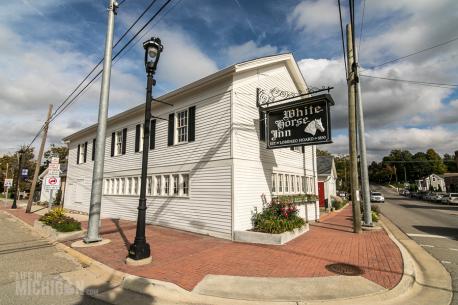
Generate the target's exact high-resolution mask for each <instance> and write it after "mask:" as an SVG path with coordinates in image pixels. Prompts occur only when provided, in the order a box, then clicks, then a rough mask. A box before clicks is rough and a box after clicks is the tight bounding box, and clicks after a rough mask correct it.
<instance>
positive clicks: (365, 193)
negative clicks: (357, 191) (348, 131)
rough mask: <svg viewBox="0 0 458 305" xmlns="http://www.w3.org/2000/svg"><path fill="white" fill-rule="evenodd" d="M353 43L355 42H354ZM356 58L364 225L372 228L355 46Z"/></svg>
mask: <svg viewBox="0 0 458 305" xmlns="http://www.w3.org/2000/svg"><path fill="white" fill-rule="evenodd" d="M352 41H353V40H352ZM353 50H354V52H353V56H354V64H353V65H354V66H355V70H354V73H355V74H356V87H355V89H356V120H357V122H358V140H359V156H360V159H359V161H360V168H361V190H362V193H363V194H362V195H363V196H362V197H363V206H364V225H365V226H368V227H372V213H371V198H370V189H369V173H368V169H367V156H366V138H365V131H364V129H365V127H364V111H363V101H362V97H361V82H360V78H359V73H358V52H357V48H356V46H353Z"/></svg>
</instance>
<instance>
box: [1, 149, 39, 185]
mask: <svg viewBox="0 0 458 305" xmlns="http://www.w3.org/2000/svg"><path fill="white" fill-rule="evenodd" d="M33 150H34V148H33V147H28V148H27V146H25V145H24V146H22V147H21V149H20V150H19V151H23V152H24V153H23V155H22V166H21V169H27V170H28V175H27V177H26V178H22V177H21V179H20V182H19V189H20V190H22V191H24V190H25V191H29V190H30V184H31V182H32V181H31V180H30V178H31V177H33V173H34V170H35V162H34V154H33ZM18 161H19V160H18V155H17V153H14V154H11V155H9V154H8V155H3V156H2V157H1V158H0V168H1V180H2V183H1V189H2V190H3V181H4V179H5V174H6V164H7V163H8V165H9V169H8V178H11V179H15V177H16V176H17V173H18V163H19V162H18ZM13 181H15V180H13ZM11 191H14V190H13V188H12V189H11Z"/></svg>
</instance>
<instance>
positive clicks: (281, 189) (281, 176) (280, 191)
mask: <svg viewBox="0 0 458 305" xmlns="http://www.w3.org/2000/svg"><path fill="white" fill-rule="evenodd" d="M283 184H284V181H283V174H279V175H278V192H279V193H283Z"/></svg>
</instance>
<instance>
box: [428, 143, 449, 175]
mask: <svg viewBox="0 0 458 305" xmlns="http://www.w3.org/2000/svg"><path fill="white" fill-rule="evenodd" d="M426 158H427V159H428V160H430V161H431V165H432V170H433V173H434V174H439V175H440V174H443V173H445V172H446V171H447V167H446V166H445V164H444V161H443V160H442V158H441V157H440V156H439V154H438V153H437V152H436V151H435V150H434V149H432V148H430V149H428V150H427V151H426Z"/></svg>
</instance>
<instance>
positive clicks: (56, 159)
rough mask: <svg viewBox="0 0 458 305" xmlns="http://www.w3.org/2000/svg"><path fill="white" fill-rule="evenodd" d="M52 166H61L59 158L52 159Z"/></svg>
mask: <svg viewBox="0 0 458 305" xmlns="http://www.w3.org/2000/svg"><path fill="white" fill-rule="evenodd" d="M51 164H59V158H58V157H52V158H51Z"/></svg>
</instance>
